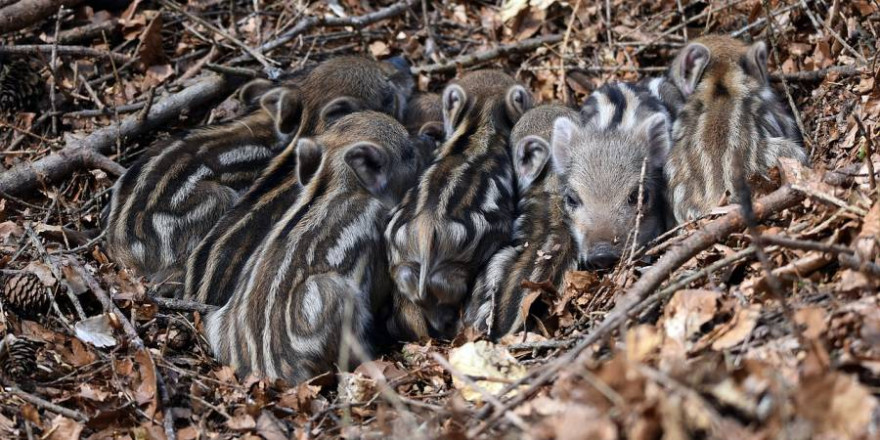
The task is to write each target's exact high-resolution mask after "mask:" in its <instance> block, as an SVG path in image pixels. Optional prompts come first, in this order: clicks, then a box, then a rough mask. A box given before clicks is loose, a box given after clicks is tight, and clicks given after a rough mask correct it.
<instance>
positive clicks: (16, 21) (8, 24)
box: [0, 0, 82, 35]
mask: <svg viewBox="0 0 880 440" xmlns="http://www.w3.org/2000/svg"><path fill="white" fill-rule="evenodd" d="M79 3H82V0H21V1H19V2H17V3H13V4H11V5H9V6H6V7H5V8H3V9H0V35H2V34H5V33H7V32H12V31H17V30H19V29H24V28H26V27H28V26H30V25H32V24H35V23H39V22H41V21H43V20H44V19H46V18H47V17H50V16H51V15H52V14H54V13H56V12H58V8H59V7H62V6H68V7H70V6H75V5H77V4H79Z"/></svg>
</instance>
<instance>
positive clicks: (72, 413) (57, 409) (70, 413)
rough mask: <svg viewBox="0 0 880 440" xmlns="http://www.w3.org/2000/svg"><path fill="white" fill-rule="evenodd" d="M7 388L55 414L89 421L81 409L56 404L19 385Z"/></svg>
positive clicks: (80, 420) (10, 391) (22, 398)
mask: <svg viewBox="0 0 880 440" xmlns="http://www.w3.org/2000/svg"><path fill="white" fill-rule="evenodd" d="M6 390H7V391H9V393H10V394H14V395H15V396H16V397H18V398H19V399H21V400H24V401H25V402H27V403H30V404H31V405H34V406H37V407H40V408H43V409H45V410H47V411H51V412H53V413H55V414H60V415H62V416H64V417H67V418H68V419H73V420H76V421H78V422H83V423H85V422H88V421H89V418H88V417H86V416H85V415H84V414H83V413H81V412H79V411H76V410H73V409H70V408H65V407H63V406H61V405H56V404H54V403H52V402H50V401H48V400H45V399H43V398H41V397H37V396H35V395H33V394H29V393H27V392H25V391H22V390H21V389H20V388H18V387H9V388H6Z"/></svg>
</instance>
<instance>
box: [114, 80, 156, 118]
mask: <svg viewBox="0 0 880 440" xmlns="http://www.w3.org/2000/svg"><path fill="white" fill-rule="evenodd" d="M155 96H156V87H150V91H149V92H147V103H146V105H144V108H143V110H141V111H139V112H138V121H140V122H144V119H146V118H147V115H148V114H150V108H151V107H153V98H154V97H155ZM117 115H118V113H117Z"/></svg>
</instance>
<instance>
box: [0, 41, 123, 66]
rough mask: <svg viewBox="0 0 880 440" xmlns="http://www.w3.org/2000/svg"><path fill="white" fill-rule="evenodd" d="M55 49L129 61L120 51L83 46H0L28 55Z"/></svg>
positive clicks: (3, 50)
mask: <svg viewBox="0 0 880 440" xmlns="http://www.w3.org/2000/svg"><path fill="white" fill-rule="evenodd" d="M53 49H57V53H58V55H75V56H84V57H97V58H112V59H113V61H116V62H119V63H127V62H129V61H131V57H129V56H128V55H123V54H121V53H115V52H107V51H106V50H98V49H92V48H91V47H84V46H57V47H55V45H53V44H20V45H18V46H0V53H6V54H15V55H30V54H34V53H44V54H51V53H52V50H53Z"/></svg>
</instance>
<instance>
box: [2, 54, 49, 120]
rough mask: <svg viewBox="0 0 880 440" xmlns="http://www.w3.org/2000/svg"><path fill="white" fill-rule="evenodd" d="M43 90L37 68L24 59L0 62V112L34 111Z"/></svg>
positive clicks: (41, 79)
mask: <svg viewBox="0 0 880 440" xmlns="http://www.w3.org/2000/svg"><path fill="white" fill-rule="evenodd" d="M44 90H45V89H44V86H43V78H42V77H41V76H40V70H39V68H38V67H36V66H34V65H33V64H31V63H30V62H28V61H27V60H24V59H10V58H7V59H5V60H0V112H19V111H35V110H37V104H38V103H39V101H40V98H41V97H42V96H43V92H44Z"/></svg>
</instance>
